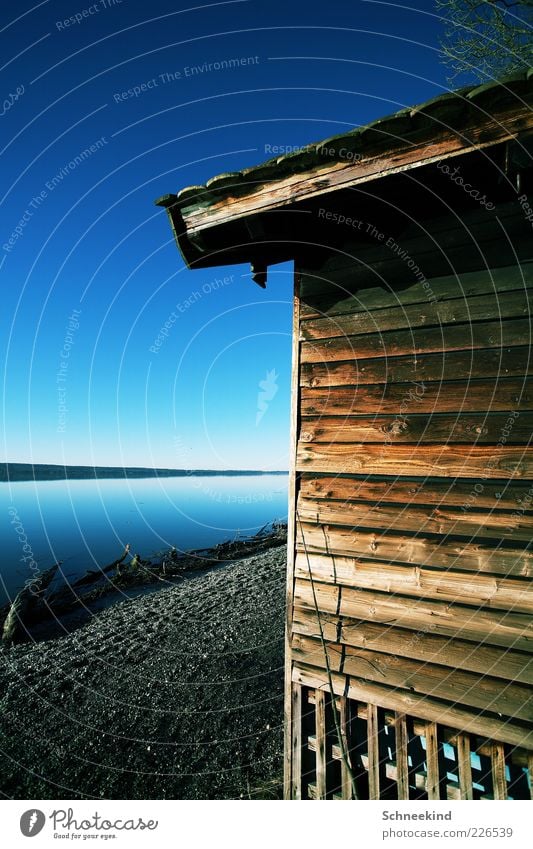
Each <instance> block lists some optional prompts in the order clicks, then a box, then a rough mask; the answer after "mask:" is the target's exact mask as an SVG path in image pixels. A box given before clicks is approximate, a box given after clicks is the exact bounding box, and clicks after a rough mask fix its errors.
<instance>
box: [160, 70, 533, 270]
mask: <svg viewBox="0 0 533 849" xmlns="http://www.w3.org/2000/svg"><path fill="white" fill-rule="evenodd" d="M532 107H533V70H530V71H528V72H524V73H522V74H518V75H515V76H513V77H512V78H509V79H506V80H501V81H498V82H496V83H491V84H487V85H482V86H477V87H475V88H470V89H462V90H460V91H457V92H450V93H446V94H443V95H441V96H440V97H437V98H434V99H433V100H430V101H428V102H427V103H424V104H422V105H421V106H417V107H414V108H412V109H403V110H401V111H400V112H397V113H396V114H394V115H391V116H389V117H387V118H383V119H380V120H378V121H374V122H373V123H372V124H369V125H367V126H365V127H360V128H357V129H355V130H353V131H351V132H349V133H346V134H343V135H339V136H334V137H332V138H330V139H327V140H325V141H323V142H320V143H318V144H313V145H307V146H306V147H305V148H303V149H302V150H300V151H298V152H297V153H293V154H288V155H286V156H281V157H277V158H275V159H271V160H269V161H267V162H265V163H263V164H262V165H258V166H255V167H253V168H248V169H245V170H244V171H240V172H235V173H231V174H221V175H219V176H217V177H214V178H213V179H211V180H209V181H208V182H207V184H206V185H205V186H190V187H188V188H186V189H183V190H182V191H180V192H178V193H177V194H169V195H165V196H164V197H162V198H160V199H159V200H157V201H156V203H157V204H158V205H160V206H164V207H166V209H167V212H168V214H169V217H170V221H171V224H172V229H173V232H174V235H175V238H176V242H177V244H178V246H179V249H180V251H181V253H182V255H183V257H184V259H185V262H186V263H187V265H188V266H189V267H190V268H196V267H205V266H213V265H223V264H225V263H235V262H250V263H252V265H255V266H256V271H257V273H258V275H259V276H260V275H261V274H262V269H263V268H264V266H265V265H266V264H269V263H272V262H279V261H282V260H283V259H288V258H291V257H292V256H293V254H294V248H293V246H292V244H291V243H293V242H300V241H301V235H302V232H307V231H308V227H307V222H308V221H309V220H310V219H307V222H306V223H305V225H304V226H302V216H301V215H295V213H299V212H300V213H303V212H309V211H310V210H312V209H313V208H316V205H317V203H323V202H324V200H325V198H326V196H327V195H331V194H332V193H340V192H346V191H347V190H350V189H352V190H353V189H357V188H358V187H361V186H364V185H366V184H369V185H370V184H373V186H372V190H376V188H377V187H378V186H379V187H381V186H382V185H386V184H389V182H390V180H391V178H393V177H394V176H395V175H399V174H405V173H406V172H409V171H413V170H414V169H421V168H428V166H429V167H430V166H433V168H435V163H441V162H443V161H445V160H448V159H453V158H455V157H469V156H471V155H474V154H475V155H477V157H478V158H479V156H480V154H481V155H483V154H485V155H486V157H490V155H491V154H492V150H491V149H495V148H496V147H497V146H500V147H502V146H507V150H508V149H509V143H514V144H511V147H510V149H511V150H512V151H514V155H515V156H517V158H518V160H520V158H522V160H523V159H524V155H525V156H526V158H530V150H529V146H527V147H524V146H523V140H525V139H526V136H528V134H530V133H531V132H532V131H533V108H532ZM506 159H508V155H507V154H506ZM508 164H509V163H508V162H507V165H508ZM315 218H316V216H315ZM315 223H316V222H315ZM257 282H261V279H258V280H257Z"/></svg>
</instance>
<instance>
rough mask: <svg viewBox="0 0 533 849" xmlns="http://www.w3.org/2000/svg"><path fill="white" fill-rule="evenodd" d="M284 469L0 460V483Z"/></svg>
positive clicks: (231, 474)
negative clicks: (190, 467) (202, 467)
mask: <svg viewBox="0 0 533 849" xmlns="http://www.w3.org/2000/svg"><path fill="white" fill-rule="evenodd" d="M287 474H288V471H286V470H279V471H264V470H259V469H257V470H255V469H150V468H144V467H135V466H131V467H130V466H126V467H123V466H59V465H52V464H48V463H0V483H7V482H8V481H9V482H10V483H18V482H22V481H58V480H91V479H92V480H103V479H106V478H107V479H109V480H120V479H126V478H127V479H132V478H133V479H135V478H137V479H139V478H182V477H219V476H225V477H236V476H245V475H246V476H254V475H255V476H258V475H287Z"/></svg>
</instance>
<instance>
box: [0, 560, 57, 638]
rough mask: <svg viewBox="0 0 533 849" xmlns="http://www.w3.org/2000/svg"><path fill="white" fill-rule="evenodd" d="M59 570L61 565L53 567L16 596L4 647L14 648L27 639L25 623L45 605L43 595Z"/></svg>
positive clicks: (5, 627)
mask: <svg viewBox="0 0 533 849" xmlns="http://www.w3.org/2000/svg"><path fill="white" fill-rule="evenodd" d="M58 568H59V563H56V564H55V566H52V568H51V569H48V570H47V571H46V572H43V573H42V575H38V576H37V577H36V578H34V579H33V581H31V582H30V583H29V584H26V585H25V586H24V587H23V588H22V589H21V591H20V592H19V593H18V594H17V595H16V596H15V599H14V601H13V603H12V604H11V607H10V608H9V612H8V614H7V616H6V619H5V622H4V627H3V630H2V643H3V645H4V646H7V647H9V646H12V645H15V644H16V643H20V642H23V641H24V640H25V639H26V637H27V632H26V628H25V622H26V620H27V619H28V617H29V616H30V615H31V616H33V615H34V614H35V612H36V611H37V609H38V608H39V607H41V606H43V607H44V605H43V601H42V598H43V595H44V593H45V591H46V590H47V589H48V587H49V586H50V584H51V583H52V581H53V579H54V577H55V574H56V572H57V570H58Z"/></svg>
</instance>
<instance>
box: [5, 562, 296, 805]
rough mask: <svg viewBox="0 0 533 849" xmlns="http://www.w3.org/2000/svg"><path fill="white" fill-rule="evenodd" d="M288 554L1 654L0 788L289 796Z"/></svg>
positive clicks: (149, 795) (9, 791) (37, 795)
mask: <svg viewBox="0 0 533 849" xmlns="http://www.w3.org/2000/svg"><path fill="white" fill-rule="evenodd" d="M285 568H286V547H285V545H280V546H279V547H276V548H272V549H270V550H268V551H265V552H262V553H260V554H257V555H254V556H251V557H247V558H245V559H241V560H237V561H234V562H229V563H223V564H221V565H219V566H217V567H215V568H213V569H212V570H210V571H208V572H206V573H205V574H201V575H196V576H193V577H190V578H187V579H185V580H183V581H182V582H181V583H179V584H177V585H175V586H171V587H169V588H166V589H160V590H157V591H156V592H152V593H150V594H145V595H142V596H140V597H137V598H134V599H130V600H128V601H123V602H121V603H118V604H114V605H113V606H112V607H109V608H107V609H105V610H102V611H100V612H98V613H97V614H95V615H94V616H93V617H92V618H91V620H90V621H89V623H88V624H85V625H84V626H83V627H81V628H79V629H78V630H75V631H74V632H73V633H70V634H68V635H67V636H63V637H60V638H58V639H53V640H48V641H46V642H41V643H37V644H23V645H20V646H16V647H15V648H12V649H10V650H4V651H2V652H1V653H0V693H1V701H0V710H1V725H2V728H1V739H2V744H1V745H2V750H3V764H2V778H1V779H0V791H1V792H2V793H3V795H4V796H5V797H8V798H28V799H66V798H68V799H82V798H102V799H136V798H139V799H235V798H245V799H246V798H280V796H281V779H282V775H281V773H282V745H283V731H282V723H283V622H284V600H285Z"/></svg>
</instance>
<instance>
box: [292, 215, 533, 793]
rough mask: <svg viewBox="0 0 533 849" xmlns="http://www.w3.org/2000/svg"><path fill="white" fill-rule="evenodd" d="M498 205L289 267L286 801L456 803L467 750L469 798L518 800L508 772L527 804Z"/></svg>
mask: <svg viewBox="0 0 533 849" xmlns="http://www.w3.org/2000/svg"><path fill="white" fill-rule="evenodd" d="M498 212H499V219H500V220H499V221H498V220H496V218H495V217H493V218H492V219H491V220H487V216H475V215H474V216H472V220H471V221H470V222H469V224H468V226H465V225H464V224H463V223H461V224H458V223H457V220H456V219H455V218H453V217H452V216H450V218H449V219H448V220H446V219H443V220H441V221H439V222H433V223H429V224H427V231H428V232H427V235H424V236H421V235H419V234H418V235H416V236H413V237H412V238H408V237H405V238H404V239H399V238H397V237H394V243H395V244H396V245H397V248H393V247H391V246H390V244H387V243H388V241H389V236H388V235H387V234H384V236H383V239H382V240H380V243H378V244H376V246H375V247H372V246H371V247H368V248H365V249H364V250H361V249H360V248H357V249H355V248H354V249H353V251H351V250H350V248H349V247H348V248H347V249H346V250H345V251H343V252H342V253H340V252H338V253H337V254H335V255H333V254H331V255H330V257H329V258H328V259H327V260H326V261H325V262H324V263H323V264H322V265H321V267H320V268H308V267H305V265H303V264H302V263H300V265H299V267H298V268H297V275H296V278H297V281H298V282H299V285H298V289H299V291H298V293H297V295H298V297H297V302H298V315H299V321H298V325H299V340H300V347H299V355H298V357H297V358H296V360H295V362H296V364H297V374H298V384H299V394H298V404H297V409H296V413H295V422H296V428H297V430H296V435H297V444H296V459H295V477H294V491H293V494H292V497H293V499H294V500H293V504H294V505H295V512H296V522H295V527H294V532H293V540H294V560H293V563H292V562H291V563H290V568H291V573H290V575H289V579H290V580H289V585H290V594H289V609H288V624H289V648H290V651H289V657H288V681H289V682H290V681H291V680H292V682H293V683H292V690H291V693H290V694H289V695H290V698H289V701H290V704H291V705H292V706H293V707H295V711H294V712H293V714H292V716H291V715H290V712H289V714H288V719H289V720H290V722H289V727H290V728H291V729H292V732H293V734H292V737H291V738H290V739H289V741H288V743H289V745H288V752H289V759H290V760H291V761H292V773H291V782H292V784H291V785H290V786H291V787H292V790H290V793H291V794H292V795H293V797H296V798H300V797H303V798H333V797H335V798H337V797H338V798H350V797H351V796H353V795H355V794H356V793H358V794H359V795H360V796H361V795H362V796H365V795H366V796H367V797H368V796H370V797H371V798H379V797H380V795H381V797H386V796H387V795H389V797H390V796H392V797H396V798H409V797H411V798H416V797H417V794H418V795H419V796H420V797H422V798H424V797H426V798H446V797H448V798H472V794H474V796H475V792H476V791H475V790H472V787H473V784H472V775H471V771H472V768H473V766H472V759H471V748H472V751H477V750H478V749H479V751H480V752H481V754H480V755H479V757H486V758H487V759H488V760H487V763H488V764H489V765H490V769H489V770H488V771H489V773H490V776H491V777H490V780H489V781H488V784H487V782H485V784H484V785H483V786H484V789H483V791H479V788H478V796H477V797H479V796H480V795H481V796H483V794H484V795H485V796H488V797H493V798H506V797H507V795H509V796H511V797H512V796H513V793H514V794H515V796H518V797H520V793H521V792H523V790H522V791H517V790H516V788H517V787H518V784H519V782H518V779H516V781H515V784H514V787H515V789H514V790H512V789H511V790H510V789H509V788H508V787H507V785H506V784H505V769H504V767H505V764H506V763H507V766H508V774H510V773H509V770H511V772H512V771H513V770H515V771H516V770H518V773H517V774H518V775H519V777H520V780H522V779H523V781H524V782H525V783H524V784H523V787H525V788H526V791H525V792H528V791H527V780H526V778H525V776H526V774H527V769H528V764H529V767H531V758H529V760H528V755H527V750H533V722H532V720H533V662H532V660H533V622H532V618H531V612H532V610H533V582H532V581H531V576H532V574H533V551H532V550H531V548H530V540H531V531H532V528H533V448H532V447H530V442H531V437H532V435H533V374H532V357H531V353H532V348H531V314H532V309H531V306H532V303H533V262H532V261H531V260H532V259H533V251H532V250H531V242H532V239H531V235H532V234H531V229H530V225H529V224H528V222H525V221H524V217H523V215H521V214H520V211H519V210H518V208H517V206H516V204H515V205H513V206H511V205H510V206H508V207H505V208H502V209H501V210H499V211H498ZM502 222H503V224H502ZM400 250H401V251H402V252H403V253H402V254H401V255H400ZM351 253H353V256H351V255H350V254H351ZM418 272H420V273H418ZM384 283H385V285H383V284H384ZM387 284H389V285H387ZM288 686H289V687H290V686H291V685H290V683H289V684H288ZM332 688H333V690H334V692H335V693H336V694H337V696H338V697H339V698H338V699H337V700H335V701H332V700H331V689H332ZM328 694H329V695H328ZM328 700H329V701H328ZM309 704H311V705H312V706H313V707H312V714H313V717H314V719H313V722H312V723H311V725H313V723H314V724H315V726H316V728H315V729H314V730H313V728H311V729H309V728H307V726H306V719H305V716H306V705H307V710H308V711H309V710H310V708H309ZM328 711H329V712H330V714H331V716H330V721H329V726H328V722H327V712H328ZM335 711H336V712H337V713H336V715H335V716H334V715H333V713H334V712H335ZM350 712H351V719H350V718H349V717H348V714H350ZM378 714H379V715H378ZM324 717H325V718H324ZM347 717H348V718H347ZM380 717H381V718H380ZM387 717H388V718H387ZM335 718H336V721H335V722H333V720H334V719H335ZM332 722H333V724H332ZM361 722H364V723H365V728H364V732H361V733H362V738H361V735H359V737H357V734H356V732H355V730H354V729H355V728H356V727H359V726H358V725H357V723H361ZM347 723H348V725H347ZM413 723H414V725H413ZM416 723H418V726H417V727H418V728H419V730H418V732H416V731H414V730H413V729H414V727H415V726H416ZM308 724H309V723H308ZM422 726H423V727H422ZM328 727H329V732H328V731H327V728H328ZM348 727H349V728H351V729H352V730H351V731H350V732H349V733H348V731H347V730H346V729H347V728H348ZM420 728H422V730H420ZM325 729H326V730H325ZM332 729H333V730H332ZM339 730H340V733H341V736H342V735H346V740H347V742H346V743H345V745H346V748H347V750H348V749H349V756H350V759H351V770H352V776H351V777H350V776H348V774H347V758H346V757H345V758H344V759H343V758H342V757H341V754H342V753H341V754H339V751H340V750H339V746H340V743H339ZM328 734H329V735H330V736H329V737H328ZM383 734H385V737H387V734H388V735H389V737H388V738H387V739H388V740H389V744H390V740H391V739H394V740H395V741H396V744H395V745H396V747H397V751H396V756H394V755H393V756H392V757H390V758H389V761H387V758H385V759H380V757H379V747H380V746H381V745H382V742H380V739H381V737H380V735H383ZM391 734H393V738H391V736H390V735H391ZM416 734H419V736H420V737H421V738H423V741H424V742H423V744H422V748H421V749H420V758H421V764H422V765H421V766H420V768H419V769H418V771H417V769H416V768H415V767H412V768H411V767H408V765H407V763H408V762H407V753H408V751H409V763H410V764H413V763H414V761H413V758H414V759H415V760H416V756H415V752H414V750H413V749H412V745H413V740H414V738H415V737H416ZM350 735H352V736H350ZM353 735H355V736H353ZM470 735H474V736H470ZM476 735H477V736H476ZM348 738H349V739H348ZM378 738H379V739H378ZM478 738H483V740H484V741H485V742H483V740H482V741H481V742H480V740H479V739H478ZM361 739H364V741H365V742H364V744H363V743H361ZM446 740H448V741H450V740H452V743H453V745H454V746H456V749H455V750H454V751H455V752H456V754H455V755H454V757H455V762H456V765H457V769H458V771H457V783H456V784H455V785H454V783H453V781H452V782H451V784H450V782H449V781H448V780H447V779H446V778H445V775H446V770H445V771H444V773H443V769H444V766H445V765H444V766H443V763H444V762H443V763H441V767H440V768H439V758H440V759H441V761H442V759H443V757H444V754H443V753H444V751H445V750H444V749H443V748H442V747H443V746H444V745H445V742H446ZM487 740H489V741H492V743H490V744H488V743H487V742H486V741H487ZM402 741H403V742H402ZM419 745H420V744H419ZM446 745H449V743H448V744H446ZM483 746H485V748H484V749H483ZM487 746H488V748H487ZM409 747H411V748H409ZM439 747H440V748H439ZM504 747H505V748H504ZM515 747H522V748H521V749H520V751H519V750H517V749H515ZM341 748H342V747H341ZM513 749H515V750H514V751H511V750H513ZM422 756H423V757H422ZM420 758H419V760H420ZM335 763H336V764H337V765H336V766H335ZM517 764H518V766H517ZM290 770H291V765H289V771H290ZM448 772H449V765H448ZM513 774H514V773H513ZM328 775H329V776H330V778H328ZM443 775H444V779H443ZM354 776H355V777H354ZM357 776H359V778H357ZM332 782H333V783H332ZM354 782H355V785H357V786H358V788H359V789H358V790H356V789H354ZM380 782H381V785H380ZM517 782H518V783H517ZM380 786H381V790H380ZM474 786H476V785H475V783H474ZM480 786H481V785H480ZM383 788H388V790H386V791H385V790H384V789H383Z"/></svg>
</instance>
